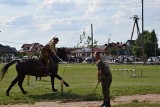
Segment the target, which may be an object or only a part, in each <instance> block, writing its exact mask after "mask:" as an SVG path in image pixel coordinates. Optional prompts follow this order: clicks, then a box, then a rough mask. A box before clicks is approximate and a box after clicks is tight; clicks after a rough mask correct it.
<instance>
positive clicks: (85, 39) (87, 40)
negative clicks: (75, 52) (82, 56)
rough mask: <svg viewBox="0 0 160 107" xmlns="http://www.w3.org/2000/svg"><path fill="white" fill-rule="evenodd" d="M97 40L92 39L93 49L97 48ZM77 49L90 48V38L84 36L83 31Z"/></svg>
mask: <svg viewBox="0 0 160 107" xmlns="http://www.w3.org/2000/svg"><path fill="white" fill-rule="evenodd" d="M97 42H98V41H97V40H96V39H94V41H93V47H95V46H97ZM76 47H77V48H83V47H90V48H91V47H92V37H91V36H86V32H85V29H84V30H83V33H82V35H80V40H79V41H78V43H77V46H76Z"/></svg>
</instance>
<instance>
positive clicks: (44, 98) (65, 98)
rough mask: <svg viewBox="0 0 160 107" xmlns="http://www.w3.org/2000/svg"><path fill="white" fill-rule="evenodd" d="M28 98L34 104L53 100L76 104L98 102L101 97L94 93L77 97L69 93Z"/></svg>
mask: <svg viewBox="0 0 160 107" xmlns="http://www.w3.org/2000/svg"><path fill="white" fill-rule="evenodd" d="M29 97H30V98H32V99H34V101H35V102H37V101H53V100H55V101H56V100H61V102H72V101H74V102H76V101H94V100H100V99H101V96H100V95H98V94H96V93H89V94H85V95H78V94H74V93H71V92H70V91H69V92H65V93H63V94H62V93H60V92H57V93H48V94H42V95H29Z"/></svg>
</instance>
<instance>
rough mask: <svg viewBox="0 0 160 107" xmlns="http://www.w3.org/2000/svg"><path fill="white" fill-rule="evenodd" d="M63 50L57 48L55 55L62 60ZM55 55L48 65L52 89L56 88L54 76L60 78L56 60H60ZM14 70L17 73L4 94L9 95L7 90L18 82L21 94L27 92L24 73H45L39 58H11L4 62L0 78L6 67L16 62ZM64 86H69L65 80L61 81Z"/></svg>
mask: <svg viewBox="0 0 160 107" xmlns="http://www.w3.org/2000/svg"><path fill="white" fill-rule="evenodd" d="M64 51H65V50H64V49H60V48H59V49H58V53H57V56H58V57H59V58H61V59H62V60H65V59H66V55H65V54H64V53H65V52H64ZM59 58H57V57H54V58H52V59H53V62H54V64H52V65H51V66H50V67H49V72H50V77H51V83H52V91H56V89H54V78H55V77H56V78H58V79H59V80H61V79H62V78H61V77H60V76H59V75H58V74H57V70H58V69H57V66H58V62H59V61H60V59H59ZM16 62H17V64H16V71H17V73H18V75H17V77H16V78H15V79H14V80H13V81H12V83H11V85H10V86H9V87H8V89H7V91H6V95H7V96H9V92H10V90H11V89H12V87H13V86H14V85H15V84H16V83H17V82H18V86H19V88H20V89H21V91H22V93H23V94H26V93H28V92H27V91H25V90H24V88H23V86H22V83H23V81H24V78H25V76H26V75H31V76H37V77H44V75H45V68H44V64H43V62H42V61H41V59H31V60H27V61H19V60H13V61H12V62H10V63H8V64H6V65H5V66H4V67H3V68H2V70H1V75H0V77H1V78H0V80H2V79H3V77H4V75H5V73H6V72H7V70H8V68H9V67H10V66H11V65H13V64H14V63H16ZM63 83H64V84H65V85H66V87H68V86H69V84H67V83H66V82H65V81H64V82H63Z"/></svg>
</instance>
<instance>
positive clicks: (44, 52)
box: [40, 38, 59, 76]
mask: <svg viewBox="0 0 160 107" xmlns="http://www.w3.org/2000/svg"><path fill="white" fill-rule="evenodd" d="M58 41H59V39H58V38H53V39H52V40H51V41H50V42H49V43H48V44H47V45H46V46H45V47H43V49H41V51H40V58H41V59H42V60H43V62H44V64H45V76H48V75H49V66H50V65H52V64H53V63H54V62H53V61H52V59H51V56H52V55H56V48H55V46H56V44H57V43H58Z"/></svg>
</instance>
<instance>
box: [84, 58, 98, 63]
mask: <svg viewBox="0 0 160 107" xmlns="http://www.w3.org/2000/svg"><path fill="white" fill-rule="evenodd" d="M92 60H93V62H96V59H95V57H88V58H86V59H85V61H86V62H88V63H92Z"/></svg>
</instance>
